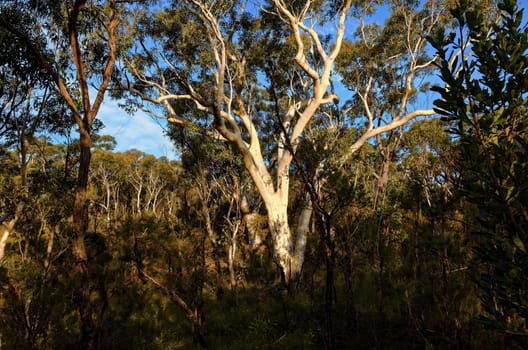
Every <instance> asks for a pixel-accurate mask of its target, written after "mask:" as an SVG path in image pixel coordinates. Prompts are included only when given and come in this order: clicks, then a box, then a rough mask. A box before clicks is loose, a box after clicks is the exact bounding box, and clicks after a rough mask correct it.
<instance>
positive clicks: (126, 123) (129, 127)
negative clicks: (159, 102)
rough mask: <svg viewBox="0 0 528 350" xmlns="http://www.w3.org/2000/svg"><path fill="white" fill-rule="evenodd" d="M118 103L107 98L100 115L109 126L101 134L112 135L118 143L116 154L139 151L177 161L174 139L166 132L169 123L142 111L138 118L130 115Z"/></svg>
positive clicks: (136, 115) (139, 112)
mask: <svg viewBox="0 0 528 350" xmlns="http://www.w3.org/2000/svg"><path fill="white" fill-rule="evenodd" d="M117 104H118V101H116V100H112V99H111V98H110V97H108V96H107V97H106V98H105V100H104V103H103V104H102V106H101V109H100V111H99V115H98V118H100V120H101V121H102V122H103V123H104V125H105V128H104V129H103V130H101V134H102V135H111V136H113V137H115V139H116V141H117V146H116V149H115V151H117V152H124V151H127V150H129V149H133V148H135V149H137V150H140V151H143V152H145V153H148V154H153V155H155V156H157V157H161V156H166V157H167V158H169V159H177V155H176V151H175V148H174V146H173V144H172V142H171V140H170V139H169V138H168V137H167V136H165V135H164V132H163V129H164V127H165V126H166V125H167V122H166V121H164V120H157V119H154V118H152V117H151V116H150V115H148V114H146V113H144V112H142V111H137V112H136V113H135V114H134V115H130V114H127V113H126V112H125V111H123V110H122V109H121V108H119V106H118V105H117Z"/></svg>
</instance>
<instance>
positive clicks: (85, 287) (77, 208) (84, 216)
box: [72, 130, 99, 350]
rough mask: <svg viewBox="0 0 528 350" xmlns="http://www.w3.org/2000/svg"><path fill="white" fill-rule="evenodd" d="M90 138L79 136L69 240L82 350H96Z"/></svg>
mask: <svg viewBox="0 0 528 350" xmlns="http://www.w3.org/2000/svg"><path fill="white" fill-rule="evenodd" d="M90 147H91V137H90V134H89V133H88V132H87V131H86V130H85V131H84V132H82V133H81V155H80V159H79V173H78V176H77V188H76V192H75V202H74V205H73V240H72V253H73V258H74V260H75V263H74V270H75V272H76V277H77V278H78V279H79V280H78V287H77V290H76V295H77V307H78V309H79V315H80V319H81V343H82V347H83V349H89V350H93V349H98V348H99V345H98V343H97V339H98V337H97V329H96V326H95V322H94V320H93V317H92V313H93V310H92V302H91V300H90V284H89V274H88V256H87V253H86V246H85V241H84V240H85V235H86V229H87V225H88V207H87V205H86V190H87V186H88V174H89V168H90V161H91V150H90Z"/></svg>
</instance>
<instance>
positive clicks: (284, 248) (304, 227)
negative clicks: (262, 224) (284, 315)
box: [266, 197, 312, 285]
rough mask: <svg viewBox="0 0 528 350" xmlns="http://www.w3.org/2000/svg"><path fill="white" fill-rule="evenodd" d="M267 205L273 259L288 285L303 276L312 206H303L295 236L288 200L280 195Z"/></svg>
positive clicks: (282, 278)
mask: <svg viewBox="0 0 528 350" xmlns="http://www.w3.org/2000/svg"><path fill="white" fill-rule="evenodd" d="M266 207H267V209H268V223H269V228H270V232H271V237H272V240H273V250H274V251H273V259H274V261H275V263H276V264H277V266H278V267H279V268H280V270H281V271H280V272H281V280H282V281H283V282H284V283H286V284H288V285H289V284H290V283H295V282H296V281H298V279H299V278H300V276H301V271H302V266H303V263H304V253H305V249H306V234H307V233H308V228H309V222H310V217H311V214H312V211H311V209H310V208H307V207H305V208H303V210H302V212H301V215H300V217H299V225H298V229H297V232H296V235H295V237H293V235H292V233H291V230H290V226H289V224H288V204H287V202H285V201H284V200H281V198H280V197H278V198H277V200H275V201H274V202H273V203H266Z"/></svg>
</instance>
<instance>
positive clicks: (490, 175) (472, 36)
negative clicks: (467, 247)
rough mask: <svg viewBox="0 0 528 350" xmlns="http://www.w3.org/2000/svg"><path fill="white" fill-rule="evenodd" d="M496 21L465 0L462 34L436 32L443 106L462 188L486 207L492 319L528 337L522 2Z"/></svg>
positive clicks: (527, 99)
mask: <svg viewBox="0 0 528 350" xmlns="http://www.w3.org/2000/svg"><path fill="white" fill-rule="evenodd" d="M499 9H500V10H501V17H500V20H499V21H498V22H490V21H489V19H488V18H486V16H485V14H484V13H483V12H482V10H481V9H479V8H472V9H471V8H469V2H467V1H462V2H460V5H459V7H458V8H457V9H456V10H455V11H453V16H454V18H455V19H456V20H457V21H458V23H459V25H460V27H459V28H460V31H459V33H456V34H451V35H449V36H447V37H446V36H445V33H444V32H442V31H439V32H438V33H437V34H436V36H434V37H432V38H431V39H430V40H431V43H432V44H433V45H434V46H435V48H436V49H437V51H438V55H439V57H440V63H439V67H440V69H441V77H442V79H443V80H444V81H445V82H446V84H447V86H446V87H445V88H435V90H436V91H438V92H439V93H440V94H441V97H442V98H441V99H440V100H437V101H436V102H435V105H436V107H437V109H436V110H437V112H438V113H440V114H441V115H443V116H444V119H445V120H446V121H448V122H449V123H450V125H451V132H452V133H453V135H454V136H455V137H456V138H457V140H458V142H459V148H458V150H459V159H458V162H459V164H460V167H461V169H462V170H461V176H462V191H463V193H464V194H465V195H466V196H467V198H468V199H469V200H470V201H471V202H472V203H474V205H475V206H476V208H477V210H478V219H477V222H476V225H477V228H475V233H478V234H480V238H479V244H477V245H476V249H475V266H474V269H475V273H476V274H477V277H478V283H479V285H480V287H481V291H482V301H483V305H484V307H485V309H486V311H487V316H486V319H487V320H488V323H489V324H490V325H492V326H493V327H496V328H498V329H501V330H503V331H505V332H507V333H511V334H519V335H524V336H526V335H528V328H527V320H528V278H527V276H528V251H527V247H528V154H527V151H528V147H527V146H528V134H527V130H528V79H527V76H528V27H527V26H526V25H525V24H523V11H522V10H519V9H518V7H517V3H516V1H514V0H505V1H503V2H501V3H500V4H499Z"/></svg>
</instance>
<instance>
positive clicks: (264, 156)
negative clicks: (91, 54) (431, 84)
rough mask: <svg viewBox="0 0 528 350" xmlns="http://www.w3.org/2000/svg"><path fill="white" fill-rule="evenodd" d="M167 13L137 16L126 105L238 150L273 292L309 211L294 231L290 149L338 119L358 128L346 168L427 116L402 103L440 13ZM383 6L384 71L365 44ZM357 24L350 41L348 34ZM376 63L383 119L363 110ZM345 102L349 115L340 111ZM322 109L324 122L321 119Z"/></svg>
mask: <svg viewBox="0 0 528 350" xmlns="http://www.w3.org/2000/svg"><path fill="white" fill-rule="evenodd" d="M165 5H166V6H165V8H162V9H161V10H160V8H159V7H158V8H156V9H154V10H152V11H149V10H145V11H143V12H139V11H138V12H137V19H136V23H135V24H134V27H135V28H136V38H137V42H136V43H137V46H136V47H135V48H134V50H132V51H131V52H130V53H129V55H128V56H127V57H128V58H127V66H128V70H129V72H130V75H129V80H128V81H127V83H128V89H129V91H130V92H131V97H132V100H134V98H136V100H135V102H136V103H137V105H138V106H139V107H140V108H143V109H145V110H147V111H148V112H150V113H152V114H153V115H157V116H160V117H163V118H167V119H168V120H169V122H172V123H175V124H178V125H180V126H182V127H186V128H190V129H192V130H194V131H197V132H202V133H204V134H206V135H209V136H210V137H211V138H215V139H221V140H225V141H227V142H230V143H232V144H233V145H234V146H235V147H236V149H238V151H239V152H240V154H241V155H242V157H243V160H244V164H245V167H246V169H247V172H248V173H249V175H250V177H251V178H252V180H253V182H254V183H255V186H256V188H257V190H258V192H259V194H260V196H261V197H262V200H263V202H264V204H265V208H266V210H267V216H268V224H269V228H270V232H271V236H272V242H273V255H274V260H275V262H276V264H277V265H278V266H279V267H280V270H281V274H282V277H283V280H284V281H285V282H286V283H289V282H290V281H294V280H296V279H297V278H298V277H299V276H300V273H301V269H302V264H303V259H304V251H305V246H306V235H307V233H308V228H309V223H310V217H311V215H312V204H311V202H310V200H307V203H306V206H305V208H303V209H302V210H301V211H300V215H299V220H298V222H297V225H294V226H292V225H291V224H290V222H289V207H288V205H289V204H290V201H289V196H290V191H291V188H290V176H291V171H292V169H293V168H294V165H296V164H300V163H302V161H303V159H305V158H306V157H309V156H310V155H309V154H303V152H304V151H302V150H301V148H300V147H299V145H300V144H301V141H302V140H303V138H304V137H305V136H306V130H307V128H310V127H311V125H313V123H314V119H315V118H316V117H318V118H319V117H320V118H327V119H329V122H328V123H325V125H327V126H328V125H330V127H332V126H333V124H332V120H334V119H333V118H334V117H335V111H336V110H337V114H340V117H338V119H339V120H344V119H346V118H348V120H349V121H348V122H347V123H344V124H343V125H348V126H349V127H354V128H356V127H358V125H365V126H364V127H360V128H359V129H358V131H359V134H358V135H359V136H358V138H357V139H355V140H352V142H348V144H349V148H348V149H347V150H346V151H345V153H344V154H343V155H342V157H341V159H340V162H341V164H344V163H346V162H348V161H349V160H350V159H351V154H353V153H354V152H356V151H357V150H358V149H359V148H360V147H361V146H362V145H363V144H364V143H365V142H367V140H369V139H370V138H372V137H375V136H377V135H380V134H382V133H385V132H388V131H390V130H394V129H396V128H400V127H402V126H404V125H405V124H406V123H407V122H409V121H411V120H413V119H414V118H416V117H419V116H429V115H432V114H434V112H433V111H432V110H431V109H415V108H413V107H412V106H411V101H413V98H414V97H415V96H416V94H417V88H416V80H417V78H418V77H419V73H420V72H422V71H424V70H426V69H427V68H428V67H430V66H431V64H432V60H431V59H425V57H426V55H424V54H423V52H424V49H425V40H424V37H425V35H427V34H428V32H429V31H430V30H431V29H432V28H433V27H434V26H435V25H436V24H437V23H438V20H439V18H440V16H439V14H440V9H439V7H438V4H436V3H435V2H434V1H427V2H426V4H425V5H424V8H423V9H421V10H418V9H417V5H416V4H414V2H408V1H388V2H382V1H352V0H344V1H283V0H270V1H264V2H261V3H257V2H252V1H200V0H185V1H174V2H172V3H170V4H169V3H167V4H165ZM381 5H384V6H385V8H386V9H389V10H390V11H392V12H393V14H396V15H397V17H394V18H395V20H398V21H399V25H398V26H394V24H393V23H392V24H391V23H389V25H392V26H394V28H397V30H398V31H401V35H400V36H399V37H397V38H396V35H394V36H393V37H394V38H395V40H400V43H399V45H392V46H391V47H389V46H388V45H379V46H380V47H382V48H384V49H385V50H386V51H387V52H388V51H391V54H390V55H388V54H387V52H385V53H380V54H381V55H380V56H379V57H383V60H384V61H382V62H378V61H379V59H378V61H375V58H376V54H375V52H374V51H375V47H374V46H373V45H374V44H373V41H375V40H373V39H372V38H374V37H375V36H376V35H379V31H380V28H382V26H379V25H378V26H371V25H368V24H367V22H368V18H369V17H368V16H369V15H371V14H372V13H374V12H375V10H376V9H379V6H381ZM402 11H408V12H404V13H402ZM358 23H359V29H358V31H355V30H356V28H355V27H354V28H352V29H351V28H350V27H348V28H347V26H351V24H358ZM356 34H357V35H356ZM345 43H348V44H346V45H347V47H351V45H352V46H353V45H354V44H353V43H357V44H356V45H355V49H356V51H357V50H362V51H361V52H360V53H358V52H356V53H355V54H354V55H349V56H353V57H351V60H350V62H349V64H348V65H347V67H348V68H347V69H348V70H346V72H356V73H357V74H356V75H357V79H356V80H355V81H354V83H350V84H349V85H352V86H353V88H352V92H351V91H346V90H345V89H344V88H339V86H338V85H337V80H338V78H339V79H341V77H337V76H336V74H337V73H336V69H335V68H336V60H338V57H339V55H340V52H341V51H342V48H343V47H344V45H345ZM351 43H352V44H351ZM369 45H371V46H369ZM394 48H396V50H393V49H394ZM393 51H394V52H393ZM373 52H374V54H373ZM379 57H378V58H379ZM369 58H372V59H373V60H372V61H371V62H369V61H368V60H369ZM391 62H395V63H394V65H396V68H394V69H393V66H394V65H393V64H392V63H391ZM384 63H387V64H388V67H389V68H388V70H392V71H393V72H392V73H393V75H395V76H396V75H397V77H396V78H394V79H396V80H395V81H396V82H393V84H392V85H397V87H396V88H394V89H396V90H397V93H396V95H397V99H398V100H397V101H395V102H392V107H393V112H394V113H392V114H389V113H383V114H378V113H376V107H377V106H375V105H374V104H373V103H374V102H373V96H374V95H379V94H383V88H380V84H378V81H379V79H378V78H379V77H377V76H375V74H381V73H379V70H376V69H375V67H374V64H384ZM340 65H341V67H344V66H345V64H344V63H340ZM341 72H343V70H341ZM351 74H352V73H351ZM386 77H387V79H391V78H390V76H389V75H386ZM422 78H423V77H422ZM347 79H348V81H351V80H352V79H353V78H352V77H348V78H347ZM394 89H393V90H394ZM351 94H352V95H353V96H355V99H356V101H358V103H357V104H356V106H358V108H359V111H358V109H357V108H356V109H353V108H344V107H343V106H342V105H341V104H340V101H345V100H347V99H348V98H349V97H350V95H351ZM339 95H342V96H339ZM340 97H341V98H340ZM330 108H333V109H334V112H332V113H328V111H329V109H330ZM352 113H355V114H354V115H352ZM359 119H362V120H363V123H359V122H358V120H359ZM323 166H324V162H323V163H321V167H323ZM293 228H295V230H294V229H293Z"/></svg>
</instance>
